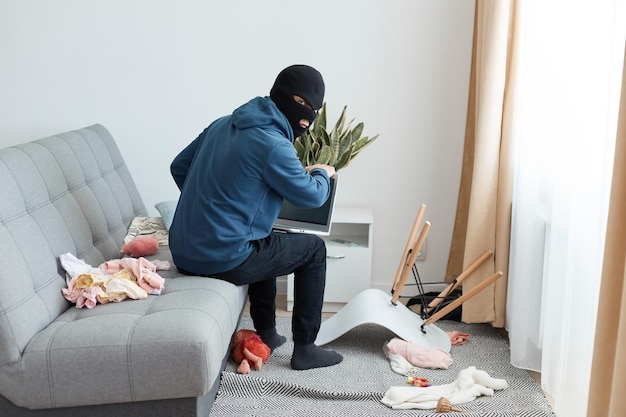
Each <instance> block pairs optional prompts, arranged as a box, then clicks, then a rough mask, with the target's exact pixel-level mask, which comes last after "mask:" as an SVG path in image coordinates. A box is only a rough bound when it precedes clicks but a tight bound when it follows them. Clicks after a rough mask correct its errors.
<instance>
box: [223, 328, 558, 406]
mask: <svg viewBox="0 0 626 417" xmlns="http://www.w3.org/2000/svg"><path fill="white" fill-rule="evenodd" d="M437 326H438V327H439V328H441V329H442V330H444V331H454V330H457V331H459V332H462V333H469V334H470V338H469V341H468V342H467V343H466V344H464V345H460V346H452V350H451V352H450V353H451V355H452V358H453V360H454V363H453V365H452V366H451V367H450V368H449V369H447V370H441V369H437V370H434V369H422V370H420V372H419V374H416V375H412V376H419V377H423V378H428V380H429V381H430V382H431V384H433V385H441V384H448V383H450V382H453V381H454V380H456V379H457V377H458V374H459V372H460V371H461V370H463V369H465V368H467V367H469V366H475V367H476V368H477V369H480V370H483V371H485V372H487V373H488V374H489V375H490V376H492V377H494V378H501V379H505V380H506V381H507V382H508V385H509V387H508V388H507V389H504V390H502V391H496V392H495V394H494V395H493V396H492V397H485V396H483V397H478V398H476V400H474V401H472V402H469V403H466V404H462V405H457V406H456V407H458V408H461V409H464V410H467V412H465V413H462V414H461V413H453V414H454V415H459V416H466V417H469V416H472V417H473V416H481V417H484V416H493V417H505V416H506V417H508V416H525V417H554V416H555V414H554V413H553V411H552V409H551V407H550V404H549V402H548V400H547V399H546V398H545V396H544V394H543V392H542V390H541V388H540V387H539V386H538V385H537V383H536V382H535V381H534V380H533V379H532V378H531V377H530V376H529V375H528V373H527V372H526V371H524V370H521V369H518V368H515V367H514V366H512V365H511V364H510V361H509V348H508V345H507V343H506V341H505V340H504V339H503V338H502V337H501V336H500V335H499V334H498V332H497V331H496V330H494V329H493V328H492V327H491V326H489V325H486V324H471V325H469V324H464V323H460V322H456V321H439V322H437ZM239 327H240V328H245V329H252V328H253V327H252V323H251V320H250V318H249V317H243V318H242V321H241V323H240V325H239ZM277 328H278V330H279V333H281V334H283V335H285V336H287V338H288V341H287V343H286V344H284V345H283V346H281V347H279V348H278V349H276V350H275V351H274V353H273V354H272V356H271V357H270V359H269V360H268V361H267V362H266V363H265V364H264V365H263V368H262V369H261V370H259V371H254V370H253V371H252V372H251V373H250V374H248V375H240V374H237V373H236V364H235V363H234V362H233V361H232V360H231V361H230V362H229V363H228V365H227V367H226V369H225V370H224V372H223V374H222V382H221V385H220V389H219V392H218V395H217V398H216V401H215V404H214V405H213V409H212V411H211V416H215V417H216V416H272V417H275V416H306V417H314V416H324V417H330V416H350V415H358V416H429V415H436V413H435V411H434V410H394V409H391V408H388V407H387V406H385V405H384V404H382V403H381V402H380V400H381V398H382V397H383V396H384V394H385V392H386V391H387V390H388V389H389V388H390V387H391V386H406V385H407V378H406V377H405V376H402V375H399V374H397V373H395V372H393V371H392V369H391V367H390V363H389V360H388V359H387V358H386V357H385V355H384V353H383V350H382V347H383V345H385V344H386V342H388V341H389V340H390V339H391V338H393V337H394V334H393V333H391V332H390V331H389V330H387V329H385V328H384V327H381V326H378V325H373V324H366V325H362V326H359V327H357V328H355V329H353V330H351V331H350V332H348V333H346V334H345V335H343V336H342V337H340V338H339V339H336V340H335V341H333V342H331V343H329V344H328V345H326V346H325V347H326V348H328V349H332V350H335V351H337V352H339V353H341V354H342V355H343V357H344V360H343V362H342V363H340V364H339V365H336V366H333V367H329V368H320V369H312V370H307V371H294V370H292V369H291V366H290V359H291V351H292V349H293V342H292V341H291V340H289V337H290V335H291V330H290V328H291V322H290V319H288V318H278V324H277ZM453 414H448V415H453ZM437 415H439V414H437Z"/></svg>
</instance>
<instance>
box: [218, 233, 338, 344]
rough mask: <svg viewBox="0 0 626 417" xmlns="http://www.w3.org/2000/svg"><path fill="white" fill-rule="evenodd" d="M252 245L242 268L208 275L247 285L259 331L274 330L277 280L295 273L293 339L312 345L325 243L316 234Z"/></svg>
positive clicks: (318, 313) (319, 309)
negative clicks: (251, 249)
mask: <svg viewBox="0 0 626 417" xmlns="http://www.w3.org/2000/svg"><path fill="white" fill-rule="evenodd" d="M254 243H255V250H254V252H252V254H251V255H250V256H249V257H248V259H246V260H245V261H244V262H243V263H242V264H241V265H239V266H237V267H236V268H234V269H232V270H230V271H226V272H222V273H219V274H213V275H211V276H212V277H215V278H219V279H223V280H225V281H228V282H231V283H233V284H235V285H246V284H247V285H248V297H249V299H250V316H251V317H252V321H253V323H254V327H255V329H256V331H258V332H261V331H263V330H267V329H270V328H273V327H276V278H277V277H278V276H282V275H288V274H290V273H294V306H293V318H292V331H293V340H294V342H295V343H299V344H300V343H302V344H309V343H313V342H314V341H315V339H316V337H317V333H318V331H319V328H320V324H321V322H322V303H323V301H324V288H325V286H326V245H325V244H324V241H323V240H322V239H321V238H320V237H319V236H315V235H307V234H300V233H271V234H270V235H269V236H268V237H266V238H265V239H262V240H258V241H255V242H254Z"/></svg>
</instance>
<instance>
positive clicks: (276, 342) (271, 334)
mask: <svg viewBox="0 0 626 417" xmlns="http://www.w3.org/2000/svg"><path fill="white" fill-rule="evenodd" d="M258 333H259V336H261V340H262V341H263V343H265V344H266V345H267V346H269V348H270V351H272V352H273V351H274V349H276V348H277V347H278V346H280V345H282V344H283V343H285V342H286V341H287V338H286V337H285V336H281V335H279V334H278V333H277V332H276V328H275V327H272V328H271V329H267V330H263V331H261V332H258Z"/></svg>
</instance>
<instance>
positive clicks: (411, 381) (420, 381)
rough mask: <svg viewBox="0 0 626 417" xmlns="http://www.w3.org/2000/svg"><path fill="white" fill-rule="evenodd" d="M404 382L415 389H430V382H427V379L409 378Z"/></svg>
mask: <svg viewBox="0 0 626 417" xmlns="http://www.w3.org/2000/svg"><path fill="white" fill-rule="evenodd" d="M406 382H408V383H409V384H411V385H415V386H416V387H430V382H429V381H428V379H427V378H420V377H415V378H413V377H412V376H410V377H408V378H407V380H406Z"/></svg>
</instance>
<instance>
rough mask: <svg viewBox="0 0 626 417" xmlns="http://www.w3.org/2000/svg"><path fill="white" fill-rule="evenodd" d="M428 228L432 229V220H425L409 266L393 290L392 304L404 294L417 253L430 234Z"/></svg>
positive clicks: (408, 263)
mask: <svg viewBox="0 0 626 417" xmlns="http://www.w3.org/2000/svg"><path fill="white" fill-rule="evenodd" d="M428 229H430V222H425V223H424V227H422V230H421V232H420V234H419V236H418V238H417V242H415V246H413V250H412V252H411V256H409V261H408V262H407V266H406V267H405V268H404V271H403V272H402V275H401V276H400V279H399V280H398V284H397V285H396V288H395V290H394V291H393V297H392V298H391V304H393V305H396V303H397V302H398V298H400V294H402V290H403V289H404V285H405V284H406V281H407V279H408V278H409V274H410V273H411V270H412V268H413V264H414V263H415V261H416V260H417V255H419V253H420V250H421V249H422V245H423V244H424V241H425V240H426V235H427V234H428Z"/></svg>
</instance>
